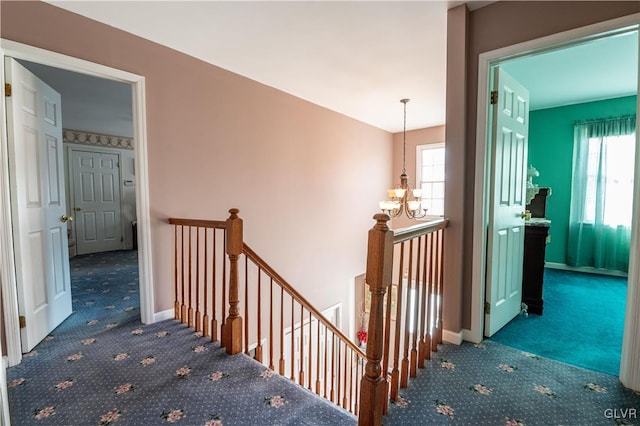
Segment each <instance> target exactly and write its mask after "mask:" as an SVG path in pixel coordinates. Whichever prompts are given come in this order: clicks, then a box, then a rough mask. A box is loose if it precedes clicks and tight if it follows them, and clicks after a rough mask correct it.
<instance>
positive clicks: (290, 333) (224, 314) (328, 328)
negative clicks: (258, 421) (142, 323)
mask: <svg viewBox="0 0 640 426" xmlns="http://www.w3.org/2000/svg"><path fill="white" fill-rule="evenodd" d="M229 212H230V213H231V215H230V217H229V218H228V219H227V220H226V221H205V220H191V219H176V218H171V219H169V223H170V224H172V225H174V241H175V245H174V253H173V255H174V293H175V303H174V304H175V318H176V319H178V320H180V321H182V322H183V323H186V324H187V325H188V326H189V327H193V328H194V329H195V330H196V331H197V332H201V333H202V334H203V335H205V336H207V337H209V336H210V337H211V339H212V341H217V340H218V336H220V337H221V339H220V344H221V345H222V346H224V347H225V348H226V350H227V352H228V353H229V354H237V353H240V352H244V353H245V354H247V355H250V356H252V357H253V358H255V359H256V360H257V361H258V362H261V363H262V364H263V365H265V366H266V367H268V368H269V369H270V370H272V371H275V372H277V373H279V374H280V375H282V376H285V377H289V378H290V379H291V380H292V381H294V382H296V383H298V384H300V385H301V386H303V387H306V388H308V389H309V390H311V391H312V392H315V393H316V394H318V395H320V396H322V397H324V398H325V399H327V400H329V401H331V402H333V403H335V404H337V405H339V406H341V407H342V408H344V409H346V410H349V411H351V412H352V413H354V414H357V413H358V412H359V410H360V407H359V400H358V397H359V394H360V382H361V379H362V377H363V375H364V364H365V361H366V359H365V354H364V353H363V352H362V351H361V350H360V348H358V346H357V345H355V344H354V343H353V342H352V341H351V340H350V339H349V338H348V337H347V336H345V335H344V334H343V333H342V332H341V331H340V330H339V329H338V328H337V327H336V326H335V325H334V324H333V323H331V322H330V321H329V320H327V319H326V318H325V316H324V315H323V314H322V313H321V312H320V311H319V310H318V309H316V308H315V307H314V306H313V305H312V304H310V303H309V302H308V301H307V300H306V299H305V298H304V297H303V296H302V295H301V294H300V293H298V292H297V291H296V290H295V289H294V288H293V287H292V286H291V285H290V284H289V283H288V282H287V281H286V280H285V279H284V278H283V277H282V276H281V275H280V274H278V273H277V272H276V271H275V270H274V269H273V268H272V267H271V266H269V265H268V264H267V262H265V261H264V260H263V259H262V258H261V257H259V256H258V255H257V253H256V252H255V251H253V250H252V249H251V248H250V247H249V246H247V245H246V244H245V243H244V242H243V240H242V220H241V219H240V218H239V217H238V210H237V209H231V210H230V211H229ZM223 250H224V252H225V253H226V258H225V257H224V256H221V253H222V252H223ZM241 257H242V258H244V261H242V260H241V259H240V258H241ZM227 306H228V311H227ZM219 319H220V321H219Z"/></svg>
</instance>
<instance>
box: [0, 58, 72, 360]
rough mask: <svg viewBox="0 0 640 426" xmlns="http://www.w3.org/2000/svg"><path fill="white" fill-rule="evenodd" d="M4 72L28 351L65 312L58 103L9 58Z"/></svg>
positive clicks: (64, 231) (51, 92)
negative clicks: (8, 85)
mask: <svg viewBox="0 0 640 426" xmlns="http://www.w3.org/2000/svg"><path fill="white" fill-rule="evenodd" d="M5 72H6V80H7V82H8V83H9V84H11V88H12V90H11V91H12V94H11V96H6V97H5V100H6V105H7V130H8V136H9V159H10V164H9V181H10V190H11V207H12V211H11V213H12V220H13V233H14V248H15V256H16V278H17V287H18V288H17V292H18V311H19V314H20V316H22V317H24V327H22V328H21V339H22V351H23V352H28V351H30V350H31V349H33V347H34V346H35V345H36V344H37V343H39V342H40V341H41V340H42V339H43V338H44V337H46V336H47V334H48V333H49V332H51V330H53V329H54V328H55V327H57V326H58V325H59V324H60V323H61V322H62V321H63V320H64V319H65V318H67V317H68V316H69V315H70V314H71V287H70V277H69V247H68V242H67V219H68V216H67V212H66V202H65V189H64V188H65V187H64V161H63V152H64V151H63V146H62V123H61V117H60V112H61V109H60V105H61V101H60V95H59V94H58V93H57V92H55V91H54V90H53V89H52V88H51V87H49V86H47V85H46V84H45V83H44V82H42V81H41V80H39V79H38V78H37V77H36V76H35V75H33V74H31V72H29V71H28V70H27V69H26V68H24V67H23V66H22V65H20V64H19V63H18V62H16V61H15V60H13V59H11V58H7V59H6V60H5ZM21 326H22V324H21Z"/></svg>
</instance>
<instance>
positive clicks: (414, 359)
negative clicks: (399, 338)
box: [409, 237, 422, 377]
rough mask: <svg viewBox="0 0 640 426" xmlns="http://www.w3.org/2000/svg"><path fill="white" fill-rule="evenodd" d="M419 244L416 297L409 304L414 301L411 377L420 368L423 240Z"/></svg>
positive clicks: (418, 240)
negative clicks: (419, 316) (419, 343)
mask: <svg viewBox="0 0 640 426" xmlns="http://www.w3.org/2000/svg"><path fill="white" fill-rule="evenodd" d="M416 242H417V243H418V254H417V255H416V275H415V277H416V279H415V281H416V284H415V287H414V288H415V293H414V295H415V297H411V296H410V297H409V304H411V300H414V301H415V303H414V305H413V312H411V316H412V320H411V323H412V324H413V330H411V358H410V359H409V377H416V369H417V368H418V332H419V330H420V325H419V324H418V312H419V310H420V255H421V254H422V251H421V250H422V239H421V238H420V237H418V238H416Z"/></svg>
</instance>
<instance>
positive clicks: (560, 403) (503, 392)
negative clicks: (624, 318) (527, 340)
mask: <svg viewBox="0 0 640 426" xmlns="http://www.w3.org/2000/svg"><path fill="white" fill-rule="evenodd" d="M400 395H401V396H402V399H401V400H400V401H398V402H397V403H396V404H395V405H391V407H390V410H389V415H388V416H387V418H386V419H385V425H507V426H531V425H540V426H548V425H584V426H597V425H611V426H613V425H632V424H633V425H638V424H640V394H638V393H637V392H633V391H630V390H628V389H625V388H624V387H623V386H622V385H621V384H620V382H619V381H618V378H617V377H614V376H610V375H608V374H603V373H598V372H595V371H591V370H586V369H582V368H578V367H574V366H571V365H568V364H564V363H561V362H557V361H553V360H550V359H546V358H542V357H539V356H537V355H534V354H531V353H528V352H522V351H519V350H516V349H513V348H510V347H507V346H504V345H502V344H500V343H496V342H493V341H485V342H484V343H481V344H478V345H474V344H471V343H466V342H465V343H463V344H462V345H461V346H455V345H451V344H444V345H440V346H439V349H438V352H437V353H435V354H433V356H432V360H431V361H430V362H429V363H428V367H427V368H425V369H422V370H419V371H418V376H417V377H416V378H415V379H413V381H410V383H409V387H408V388H406V389H401V390H400Z"/></svg>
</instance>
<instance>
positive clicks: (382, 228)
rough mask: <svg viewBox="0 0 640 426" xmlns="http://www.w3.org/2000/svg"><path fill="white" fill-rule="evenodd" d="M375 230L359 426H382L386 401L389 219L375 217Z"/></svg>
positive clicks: (369, 266) (371, 244) (369, 263)
mask: <svg viewBox="0 0 640 426" xmlns="http://www.w3.org/2000/svg"><path fill="white" fill-rule="evenodd" d="M373 218H374V219H375V220H376V224H375V226H374V227H373V228H372V229H371V230H370V231H369V242H368V248H367V271H366V282H367V284H369V290H370V292H371V309H370V314H369V330H368V337H367V364H366V366H365V374H364V376H363V377H362V382H361V383H362V386H361V388H360V389H361V390H360V413H359V415H358V425H361V426H364V425H367V426H368V425H381V424H382V413H383V409H384V405H385V399H386V398H387V386H386V383H387V378H386V374H383V372H382V366H381V361H382V354H383V347H382V346H383V336H384V321H383V303H382V301H383V299H384V295H385V293H386V291H387V287H389V286H390V285H391V270H392V263H393V231H391V230H390V229H389V227H388V226H387V222H388V221H389V216H388V215H386V214H382V213H378V214H376V215H375V216H374V217H373Z"/></svg>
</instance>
